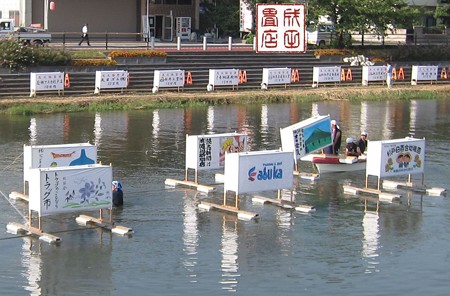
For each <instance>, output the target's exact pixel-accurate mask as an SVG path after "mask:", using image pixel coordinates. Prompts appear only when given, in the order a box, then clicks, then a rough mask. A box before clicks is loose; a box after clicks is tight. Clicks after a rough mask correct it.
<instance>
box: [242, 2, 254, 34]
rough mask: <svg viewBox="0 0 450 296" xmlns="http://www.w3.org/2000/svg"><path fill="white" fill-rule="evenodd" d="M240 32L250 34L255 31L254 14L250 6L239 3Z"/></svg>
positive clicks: (245, 3)
mask: <svg viewBox="0 0 450 296" xmlns="http://www.w3.org/2000/svg"><path fill="white" fill-rule="evenodd" d="M239 19H240V21H239V31H240V32H246V33H250V32H251V31H252V30H253V13H252V8H251V6H250V4H248V3H247V2H245V1H244V0H240V1H239Z"/></svg>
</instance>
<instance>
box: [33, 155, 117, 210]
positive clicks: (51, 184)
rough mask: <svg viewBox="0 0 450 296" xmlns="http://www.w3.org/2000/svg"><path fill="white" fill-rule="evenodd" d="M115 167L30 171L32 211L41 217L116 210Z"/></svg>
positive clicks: (94, 166) (76, 167) (79, 167)
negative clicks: (112, 184) (114, 193)
mask: <svg viewBox="0 0 450 296" xmlns="http://www.w3.org/2000/svg"><path fill="white" fill-rule="evenodd" d="M111 182H112V167H111V166H105V165H99V164H94V165H80V166H69V167H54V168H53V167H52V168H41V169H31V170H30V195H29V199H30V203H29V207H30V210H33V211H36V212H39V215H40V216H46V215H53V214H59V213H69V212H75V211H91V210H96V209H105V208H111V206H112V190H111Z"/></svg>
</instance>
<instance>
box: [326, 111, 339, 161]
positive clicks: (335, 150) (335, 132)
mask: <svg viewBox="0 0 450 296" xmlns="http://www.w3.org/2000/svg"><path fill="white" fill-rule="evenodd" d="M330 123H331V139H332V140H333V143H332V144H331V145H330V146H328V147H326V148H325V153H326V154H334V155H338V154H339V148H341V129H340V128H339V125H338V124H337V122H336V120H334V119H333V120H332V121H331V122H330Z"/></svg>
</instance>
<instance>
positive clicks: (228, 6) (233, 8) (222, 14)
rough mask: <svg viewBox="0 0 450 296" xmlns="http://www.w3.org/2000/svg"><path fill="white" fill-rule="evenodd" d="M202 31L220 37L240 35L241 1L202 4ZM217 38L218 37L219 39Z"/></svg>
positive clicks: (219, 1) (229, 0)
mask: <svg viewBox="0 0 450 296" xmlns="http://www.w3.org/2000/svg"><path fill="white" fill-rule="evenodd" d="M201 5H202V7H203V12H202V13H201V15H200V30H201V31H202V32H209V33H216V31H217V32H218V36H237V35H238V34H239V0H216V1H213V2H211V1H206V0H204V1H203V2H202V3H201ZM218 36H217V37H218Z"/></svg>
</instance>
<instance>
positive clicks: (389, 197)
mask: <svg viewBox="0 0 450 296" xmlns="http://www.w3.org/2000/svg"><path fill="white" fill-rule="evenodd" d="M342 187H343V188H344V193H349V194H353V195H357V194H359V193H367V194H373V195H377V196H378V199H379V200H380V201H386V202H392V201H394V200H398V199H400V197H401V195H400V194H393V193H387V192H382V191H380V190H376V189H371V188H359V187H354V186H349V185H343V186H342Z"/></svg>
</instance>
